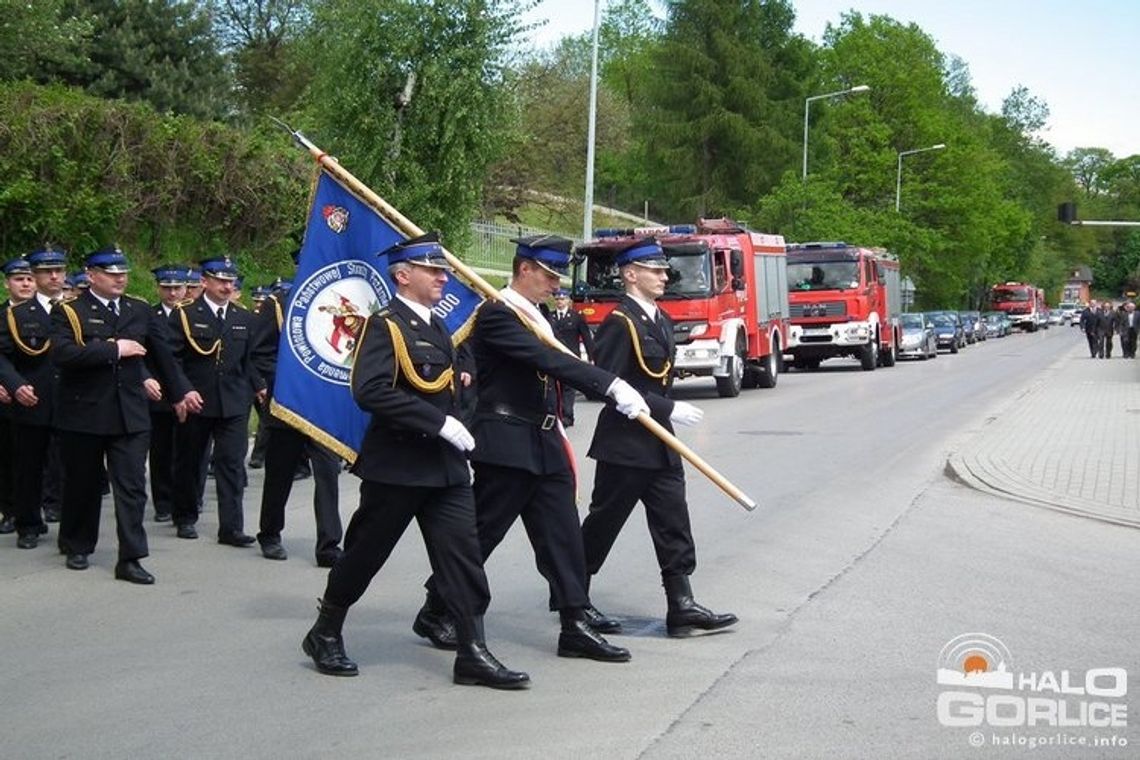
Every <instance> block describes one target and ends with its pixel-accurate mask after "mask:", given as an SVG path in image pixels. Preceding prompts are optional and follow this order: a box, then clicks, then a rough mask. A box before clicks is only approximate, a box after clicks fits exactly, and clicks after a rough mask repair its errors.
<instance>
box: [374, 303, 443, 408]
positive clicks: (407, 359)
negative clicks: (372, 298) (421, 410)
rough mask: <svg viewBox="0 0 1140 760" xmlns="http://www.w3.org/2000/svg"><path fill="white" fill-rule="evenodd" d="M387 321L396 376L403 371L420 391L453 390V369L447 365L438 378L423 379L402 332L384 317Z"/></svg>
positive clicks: (437, 391)
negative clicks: (394, 359) (417, 370)
mask: <svg viewBox="0 0 1140 760" xmlns="http://www.w3.org/2000/svg"><path fill="white" fill-rule="evenodd" d="M384 321H385V322H387V323H388V333H389V334H390V335H391V336H392V347H393V349H395V351H396V363H397V377H398V376H399V371H401V370H402V371H403V373H404V377H406V378H408V382H409V383H411V385H412V387H413V388H415V389H416V390H417V391H420V392H421V393H439V392H440V391H442V390H444V389H449V390H451V391H452V392H453V393H454V392H455V383H454V379H455V370H454V369H452V368H451V367H448V368H447V369H445V370H444V371H443V374H441V375H440V376H439V377H438V378H436V379H435V380H432V381H430V382H429V381H427V380H424V379H423V378H422V377H420V375H419V373H418V372H416V367H415V365H414V364H413V363H412V357H411V356H409V355H408V345H407V343H405V342H404V334H403V333H402V332H400V328H399V326H398V325H397V324H396V323H395V322H393V321H392V320H390V319H385V320H384Z"/></svg>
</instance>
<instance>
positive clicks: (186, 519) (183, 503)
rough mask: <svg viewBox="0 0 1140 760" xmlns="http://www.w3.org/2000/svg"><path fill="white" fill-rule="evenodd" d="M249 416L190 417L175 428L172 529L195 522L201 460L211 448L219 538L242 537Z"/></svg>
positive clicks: (199, 491)
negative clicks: (239, 534)
mask: <svg viewBox="0 0 1140 760" xmlns="http://www.w3.org/2000/svg"><path fill="white" fill-rule="evenodd" d="M248 419H249V417H248V415H244V414H243V415H239V416H237V417H202V416H200V415H193V414H192V415H190V416H189V417H187V418H186V422H184V423H182V424H181V425H179V426H178V427H177V429H176V430H177V432H176V433H175V443H174V478H175V490H174V511H173V512H172V514H171V516H172V518H173V521H174V524H175V525H193V524H194V523H196V522H197V521H198V497H199V494H200V493H201V490H200V487H201V486H200V484H201V480H200V478H201V477H202V467H203V458H204V456H205V453H204V452H205V451H206V447H207V446H208V444H209V443H210V442H211V441H213V444H214V482H215V483H216V485H217V494H218V536H219V537H225V536H232V535H234V534H237V533H241V532H242V530H243V529H244V527H245V515H244V513H243V510H242V494H243V492H244V489H245V448H246V444H247V442H248V438H249V435H248V431H247V425H248Z"/></svg>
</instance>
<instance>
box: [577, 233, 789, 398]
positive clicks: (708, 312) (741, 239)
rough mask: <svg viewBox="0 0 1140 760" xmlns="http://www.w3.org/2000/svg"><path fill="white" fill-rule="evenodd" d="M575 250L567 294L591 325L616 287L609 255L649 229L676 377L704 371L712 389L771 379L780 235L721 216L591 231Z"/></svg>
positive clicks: (777, 348) (779, 336) (778, 327)
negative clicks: (660, 256) (663, 268)
mask: <svg viewBox="0 0 1140 760" xmlns="http://www.w3.org/2000/svg"><path fill="white" fill-rule="evenodd" d="M596 235H597V238H596V239H594V240H591V241H589V242H587V243H584V244H582V245H581V246H579V247H578V248H577V249H576V251H575V263H574V269H573V273H572V276H573V281H574V282H573V287H572V289H571V297H572V298H573V300H574V303H575V307H576V308H577V309H578V310H579V311H580V312H581V313H582V315H583V316H584V317H585V318H586V322H587V324H589V325H590V326H591V327H595V328H596V327H597V326H598V325H600V324H601V323H602V320H604V319H605V318H606V316H607V315H608V314H609V313H610V311H612V310H613V308H614V304H616V303H617V301H618V300H619V299H620V298H621V296H622V294H623V293H624V289H623V288H622V284H621V277H620V275H619V273H618V268H617V266H616V265H615V264H614V255H615V253H616V251H618V250H620V249H621V248H622V247H624V246H625V245H628V244H629V243H630V242H631V241H632V240H635V239H637V238H644V237H648V236H653V237H655V238H656V239H657V242H658V243H659V244H660V245H661V247H662V249H664V251H665V255H666V256H667V257H668V259H669V265H670V272H669V283H668V285H667V286H666V288H665V294H664V296H662V297H661V298H660V299H659V300H658V302H657V305H658V307H659V308H661V309H663V310H664V311H665V313H667V314H668V315H669V317H670V318H671V319H672V320H673V324H674V329H673V335H674V339H675V341H676V344H677V353H676V357H675V361H674V363H673V372H674V374H675V375H676V376H677V377H690V376H706V377H707V376H711V377H713V378H715V380H716V388H717V393H718V394H719V395H721V396H726V397H728V396H737V395H739V393H740V390H741V388H755V387H761V388H772V387H775V385H776V381H777V378H778V376H779V373H780V370H781V354H782V351H783V347H784V346H785V345H787V341H788V298H787V270H786V262H785V247H784V239H783V237H781V236H779V235H766V234H762V233H758V232H753V231H751V230H748V229H747V228H745V227H744V226H743V225H741V224H738V223H737V222H734V221H732V220H729V219H701V220H699V221H698V222H697V224H683V225H673V226H670V227H640V228H635V229H624V230H617V229H610V230H606V229H602V230H597V232H596Z"/></svg>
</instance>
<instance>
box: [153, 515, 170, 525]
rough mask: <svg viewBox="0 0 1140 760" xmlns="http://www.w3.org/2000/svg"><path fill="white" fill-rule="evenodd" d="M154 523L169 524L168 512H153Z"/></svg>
mask: <svg viewBox="0 0 1140 760" xmlns="http://www.w3.org/2000/svg"><path fill="white" fill-rule="evenodd" d="M154 521H155V522H157V523H166V522H170V513H169V512H155V513H154Z"/></svg>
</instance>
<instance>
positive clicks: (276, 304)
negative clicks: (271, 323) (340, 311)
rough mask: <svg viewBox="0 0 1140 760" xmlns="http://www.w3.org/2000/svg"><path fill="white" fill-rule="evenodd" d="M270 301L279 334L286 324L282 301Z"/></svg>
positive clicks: (273, 299)
mask: <svg viewBox="0 0 1140 760" xmlns="http://www.w3.org/2000/svg"><path fill="white" fill-rule="evenodd" d="M269 300H271V301H273V313H274V314H275V315H276V316H277V332H281V327H282V326H283V325H284V324H285V315H284V314H282V313H281V301H280V299H278V298H277V296H270V297H269ZM365 321H367V320H365Z"/></svg>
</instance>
